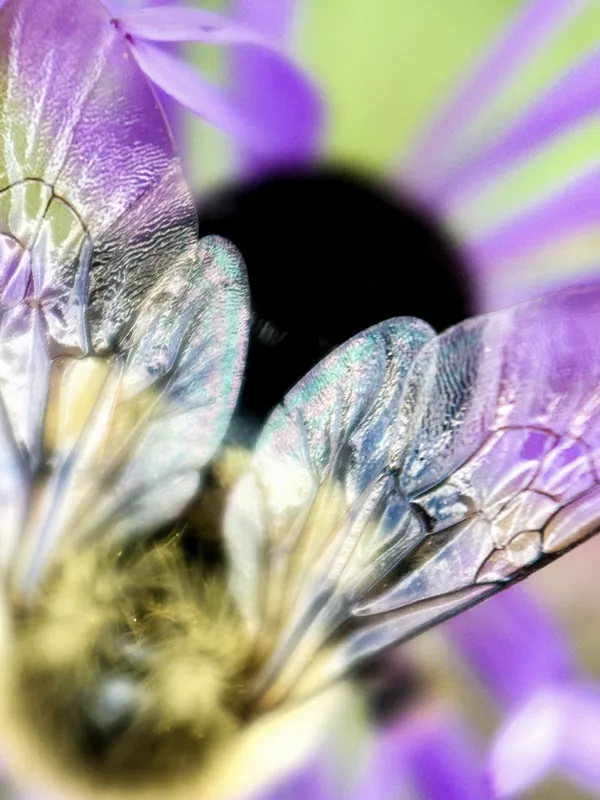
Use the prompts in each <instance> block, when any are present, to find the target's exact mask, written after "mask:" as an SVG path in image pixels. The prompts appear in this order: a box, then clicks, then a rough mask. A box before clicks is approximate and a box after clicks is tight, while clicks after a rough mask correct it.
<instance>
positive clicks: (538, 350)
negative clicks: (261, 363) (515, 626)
mask: <svg viewBox="0 0 600 800" xmlns="http://www.w3.org/2000/svg"><path fill="white" fill-rule="evenodd" d="M599 333H600V289H594V290H585V291H584V290H579V291H572V292H565V293H563V294H558V295H553V296H549V297H547V298H545V299H542V300H539V301H533V302H530V303H527V304H523V305H521V306H516V307H514V308H512V309H508V310H505V311H500V312H495V313H492V314H489V315H486V316H482V317H479V318H475V319H472V320H468V321H466V322H464V323H462V324H460V325H458V326H456V327H455V328H451V329H450V330H448V331H447V332H445V333H444V334H442V335H440V336H438V337H434V338H432V334H431V333H430V332H429V331H428V330H427V329H426V328H425V327H424V326H423V324H421V323H419V322H417V321H414V320H397V321H392V322H388V323H383V324H382V325H379V326H377V327H375V328H373V329H371V330H370V331H367V332H366V333H363V334H361V335H360V336H358V337H356V338H355V339H353V340H351V341H350V342H349V343H347V344H346V345H344V346H343V347H341V348H340V349H338V350H337V351H335V352H334V353H333V354H332V355H331V356H330V357H329V358H328V359H326V360H325V361H324V362H322V363H321V364H320V365H318V366H317V367H316V368H315V369H314V370H313V372H312V373H310V374H309V376H307V378H305V379H304V381H303V382H302V383H300V384H299V385H298V386H297V387H296V388H295V389H294V390H293V391H292V392H291V393H290V395H289V396H288V397H287V398H286V401H285V402H284V404H283V406H282V407H281V408H279V409H278V410H277V411H275V413H274V414H273V416H272V417H271V419H270V421H269V422H268V424H267V427H266V430H265V432H264V434H263V436H262V438H261V440H260V442H259V445H258V448H257V452H256V455H255V457H254V462H253V465H252V468H251V471H250V472H249V474H248V475H247V476H245V477H244V478H243V479H242V481H241V482H240V484H239V485H238V487H237V488H236V490H235V492H234V495H233V497H232V499H231V505H230V507H229V509H228V512H227V519H226V535H227V540H228V543H229V548H230V553H231V562H232V572H231V581H232V586H233V588H234V590H235V591H236V593H237V597H238V601H239V604H240V607H241V608H242V610H243V612H244V614H245V615H246V617H247V619H248V624H249V626H250V628H251V629H253V630H254V631H256V635H257V646H258V647H259V648H260V652H261V653H262V654H263V657H264V660H265V668H264V671H263V673H262V675H261V678H260V682H259V686H258V687H257V692H258V694H259V696H260V702H263V703H266V704H269V703H276V702H278V701H279V700H281V699H282V697H285V696H286V695H287V694H289V693H290V692H294V693H303V692H308V691H311V690H313V689H314V688H316V687H318V686H320V685H322V684H323V683H324V682H327V681H330V680H332V679H334V678H336V677H338V676H339V675H340V674H342V673H343V672H345V671H346V670H348V669H349V668H350V667H352V666H353V665H355V664H357V663H358V662H360V661H362V660H364V659H365V658H368V657H370V656H373V655H374V654H376V653H378V652H380V651H381V650H382V649H384V648H385V647H388V646H390V645H392V644H394V643H397V642H400V641H402V640H404V639H406V638H408V637H410V636H413V635H414V634H415V633H417V632H419V631H421V630H423V629H424V628H426V627H428V626H430V625H433V624H435V623H437V622H440V621H442V620H444V619H446V618H447V617H448V616H451V615H453V614H456V613H458V612H459V611H461V610H463V609H464V608H466V607H468V606H470V605H472V604H474V603H476V602H478V601H480V600H482V599H484V598H485V597H488V596H489V595H491V594H493V593H494V592H496V591H498V590H500V589H502V588H504V587H506V586H507V585H509V584H510V583H511V582H513V581H515V580H518V579H520V578H522V577H524V576H525V575H526V574H527V573H528V572H529V571H532V570H534V569H536V568H538V567H539V566H541V565H543V564H544V563H546V562H547V561H548V560H549V559H551V558H554V557H556V556H557V555H560V554H561V553H562V552H563V551H565V550H566V549H568V548H570V547H571V546H573V545H575V544H577V543H578V542H580V541H582V540H583V539H584V538H586V537H587V536H589V535H591V534H592V533H594V532H595V531H596V530H597V529H598V527H600V488H599V486H598V471H597V470H598V465H597V458H598V455H599V453H598V450H599V447H600V427H599V425H600V338H599ZM261 631H266V632H267V634H266V635H265V634H264V633H263V634H262V637H261V635H260V634H261Z"/></svg>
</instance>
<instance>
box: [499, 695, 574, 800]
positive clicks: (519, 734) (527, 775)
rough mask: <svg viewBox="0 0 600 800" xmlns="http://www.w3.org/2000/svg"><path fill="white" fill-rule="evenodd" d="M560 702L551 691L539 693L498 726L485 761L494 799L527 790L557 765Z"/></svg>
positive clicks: (560, 722)
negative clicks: (497, 731) (498, 728)
mask: <svg viewBox="0 0 600 800" xmlns="http://www.w3.org/2000/svg"><path fill="white" fill-rule="evenodd" d="M561 699H562V698H561V696H560V694H557V693H556V692H554V691H550V690H544V691H541V692H539V693H538V694H535V695H533V697H531V698H530V700H529V702H528V703H527V704H526V705H525V706H523V707H522V708H521V709H520V710H519V711H518V712H517V713H516V714H514V715H513V716H512V717H510V718H509V719H508V721H507V722H505V723H504V725H503V726H502V727H501V729H500V732H499V733H498V734H497V736H496V738H495V740H494V743H493V745H492V747H491V748H490V755H489V759H488V775H489V778H490V782H491V784H492V787H493V789H494V794H495V796H496V797H511V796H513V795H516V794H519V793H520V792H523V791H525V790H526V789H529V788H530V787H531V786H532V785H533V784H535V783H537V782H538V781H540V780H541V779H542V778H544V777H545V776H546V775H547V773H548V772H549V771H550V770H551V769H553V767H555V766H556V764H557V761H558V756H559V753H560V750H561V744H562V741H561V740H562V736H563V734H564V718H563V709H562V703H561Z"/></svg>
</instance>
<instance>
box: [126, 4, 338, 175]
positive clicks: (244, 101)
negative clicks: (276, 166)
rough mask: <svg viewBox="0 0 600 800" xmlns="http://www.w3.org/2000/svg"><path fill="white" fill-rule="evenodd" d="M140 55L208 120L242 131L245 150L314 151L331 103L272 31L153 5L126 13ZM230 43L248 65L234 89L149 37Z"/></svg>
mask: <svg viewBox="0 0 600 800" xmlns="http://www.w3.org/2000/svg"><path fill="white" fill-rule="evenodd" d="M119 24H120V26H121V27H122V29H123V30H124V31H125V32H126V33H127V34H128V35H129V36H130V37H131V38H132V47H133V51H134V55H135V57H136V59H137V61H138V63H139V64H140V66H141V67H142V69H143V70H144V71H145V72H146V74H147V75H148V76H149V77H150V79H151V80H152V81H154V82H155V83H156V84H157V85H158V86H159V87H160V88H161V89H162V90H163V91H165V92H166V93H167V94H169V95H171V96H172V97H174V98H175V99H176V100H177V101H178V102H180V103H181V104H182V105H184V106H186V107H187V108H189V109H190V110H192V111H193V112H194V113H196V114H198V115H199V116H200V117H202V119H204V120H206V121H207V122H209V123H211V124H213V125H215V126H216V127H218V128H220V129H221V130H223V131H225V132H226V133H228V134H229V135H231V136H233V137H235V139H236V140H237V141H238V143H239V144H240V145H241V147H242V149H243V150H244V152H246V151H248V152H250V153H252V154H253V155H255V156H257V157H260V158H261V159H266V158H269V159H271V158H272V159H275V160H276V161H278V162H288V163H289V162H294V161H297V160H299V159H304V158H306V157H308V156H309V155H312V154H314V152H315V151H316V149H317V148H318V143H319V138H320V134H321V129H322V118H323V105H322V101H321V98H320V96H319V94H318V93H317V91H316V90H315V89H314V88H313V87H312V85H311V83H310V82H309V80H308V78H307V77H306V76H305V75H304V74H303V73H302V71H301V70H300V69H299V68H298V67H296V66H295V65H294V63H293V62H292V61H291V60H290V59H289V58H288V57H286V55H285V54H284V53H283V51H282V50H281V49H280V48H279V47H278V45H277V44H275V43H274V42H273V40H271V39H270V38H269V37H268V36H264V35H262V34H261V33H260V32H258V31H256V30H254V29H252V28H250V27H248V26H245V25H243V24H241V23H237V22H232V21H229V20H227V19H226V18H224V17H221V16H220V15H218V14H214V13H210V12H206V11H201V10H199V9H192V8H180V9H176V10H175V9H171V8H151V9H150V8H149V9H144V10H141V11H139V12H131V13H128V14H125V15H123V16H122V17H120V19H119ZM151 41H152V42H174V41H178V42H203V43H210V44H220V45H229V46H231V47H232V48H233V49H232V57H233V58H234V63H237V62H235V59H239V58H242V59H243V61H244V63H245V64H246V65H247V66H246V69H245V71H244V79H243V80H239V79H238V78H239V76H238V77H237V78H234V81H233V90H232V91H226V90H222V89H218V88H216V87H214V86H212V85H211V84H209V83H208V82H207V81H205V80H204V79H203V78H201V77H200V76H199V75H198V74H197V73H196V72H194V71H193V70H191V69H190V68H189V67H187V66H186V65H185V64H183V63H182V62H178V61H177V59H174V58H172V57H170V56H169V55H168V54H167V53H165V52H164V51H163V50H161V49H159V48H157V47H156V46H155V45H152V44H149V42H151Z"/></svg>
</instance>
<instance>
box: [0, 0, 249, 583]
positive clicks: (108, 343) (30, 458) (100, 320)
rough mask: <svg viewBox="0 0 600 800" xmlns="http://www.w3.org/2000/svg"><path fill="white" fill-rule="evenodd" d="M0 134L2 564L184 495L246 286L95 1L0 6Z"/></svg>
mask: <svg viewBox="0 0 600 800" xmlns="http://www.w3.org/2000/svg"><path fill="white" fill-rule="evenodd" d="M57 42H60V43H62V44H64V46H61V47H59V46H57ZM0 146H1V151H0V264H1V269H0V309H1V311H2V314H1V317H0V401H1V402H0V409H1V414H0V418H1V420H2V435H3V438H4V440H3V441H2V443H1V447H0V450H1V451H2V453H3V460H2V470H1V475H0V501H1V502H2V505H3V507H4V508H6V509H7V510H6V517H7V526H6V527H5V530H4V536H3V542H2V548H3V556H4V558H9V557H10V556H11V553H13V551H14V548H15V547H16V546H17V543H18V547H19V549H20V550H21V551H23V552H22V554H21V556H19V558H16V556H15V558H16V560H17V561H19V562H23V565H22V566H20V567H19V569H18V572H19V574H20V575H21V577H20V578H19V579H18V582H20V581H22V580H25V579H24V578H23V575H25V574H29V573H28V569H29V567H31V569H32V570H33V572H31V577H30V579H27V580H30V581H34V577H33V575H34V574H35V575H36V576H39V573H40V570H42V569H43V568H44V566H43V565H44V564H45V563H46V561H47V558H48V557H49V554H50V553H51V551H53V550H54V548H55V546H56V544H57V543H59V542H60V541H61V539H63V538H64V537H65V536H67V538H69V537H72V536H74V535H77V536H78V537H85V536H88V535H91V534H92V532H93V530H95V529H97V528H98V526H106V525H107V524H109V522H110V525H109V527H110V526H113V527H114V528H115V530H117V529H118V530H119V532H120V534H121V535H122V534H125V533H128V532H130V531H132V530H145V529H146V528H147V527H148V526H152V527H155V526H156V525H158V524H160V523H161V521H164V520H165V519H168V518H170V517H171V516H172V515H173V514H174V513H176V512H177V511H178V510H179V509H180V508H181V506H182V504H184V503H185V502H186V501H187V500H188V499H189V497H190V495H191V494H192V493H193V492H194V491H195V489H196V487H197V485H198V468H199V467H201V466H202V465H203V464H205V463H206V461H207V460H208V459H209V458H210V457H211V456H212V454H213V452H214V450H215V448H216V447H217V445H218V444H219V442H220V440H221V438H222V436H223V434H224V432H225V428H226V426H227V423H228V420H229V417H230V415H231V412H232V410H233V405H234V403H235V399H236V397H237V392H238V387H239V382H240V379H241V373H242V367H243V359H244V354H245V339H246V326H247V316H248V314H247V291H246V284H245V275H244V271H243V267H242V266H241V262H240V259H239V256H238V254H237V253H236V252H235V251H234V249H233V248H232V247H231V246H230V245H228V244H227V243H224V242H223V241H222V240H218V239H211V240H206V241H205V243H203V244H201V245H200V248H199V247H198V242H197V236H196V216H195V210H194V206H193V203H192V200H191V197H190V195H189V193H188V190H187V188H186V185H185V182H184V179H183V175H182V172H181V167H180V163H179V159H178V158H177V156H176V155H175V153H174V150H173V143H172V140H171V136H170V133H169V130H168V127H167V125H166V122H165V119H164V116H163V113H162V110H161V109H160V106H159V104H158V102H157V100H156V97H155V95H154V92H153V90H152V88H151V87H150V85H149V83H148V81H147V79H146V78H145V76H144V75H143V74H142V72H141V71H140V69H139V67H138V66H137V65H136V63H135V61H134V60H133V58H132V57H131V54H130V52H129V48H128V45H127V42H126V40H125V38H124V36H123V35H122V33H121V32H120V31H119V30H118V29H117V28H116V27H115V25H114V24H113V23H112V20H111V17H110V14H109V12H108V10H107V9H106V8H105V6H104V5H103V4H102V3H100V2H97V0H48V2H44V3H40V2H38V0H9V2H7V3H6V4H5V5H4V6H3V7H2V10H1V11H0ZM82 358H83V359H84V361H85V362H86V366H83V365H82V364H81V363H77V361H78V360H80V359H82ZM87 359H91V360H93V359H96V361H95V362H94V366H92V361H89V362H88V361H87ZM86 387H87V388H86ZM94 387H95V388H94ZM94 392H96V394H94ZM75 406H77V407H78V408H79V414H80V415H81V414H84V418H83V419H82V420H81V421H80V422H81V424H79V423H77V424H75V423H74V427H73V426H71V428H69V426H68V425H67V426H65V425H66V423H65V420H67V419H70V418H71V417H72V412H71V410H70V409H72V408H73V407H75ZM86 409H87V410H86ZM128 426H129V427H128ZM115 431H118V433H115ZM119 436H120V437H121V441H120V447H117V446H116V440H117V438H119ZM111 437H112V440H111V441H112V444H110V445H109V444H107V442H108V440H109V439H111ZM157 453H160V458H158V459H157V458H156V454H157ZM50 464H51V465H52V469H51V470H50V472H51V473H52V474H53V477H52V478H49V479H46V478H43V477H42V478H40V476H43V475H45V474H46V473H47V472H48V466H49V465H50ZM102 475H104V477H102ZM40 483H41V485H42V488H41V489H40ZM93 485H95V486H97V487H101V489H100V488H98V489H97V491H96V492H93V491H92V492H91V494H90V491H91V490H90V486H93ZM34 488H35V491H34ZM32 492H34V494H35V502H32V496H33V495H32ZM82 504H83V506H82ZM83 507H85V515H84V517H83V519H84V521H85V523H86V524H81V523H78V524H77V525H76V526H73V525H72V524H71V522H70V520H71V518H72V517H74V518H75V519H81V512H80V511H79V510H78V509H80V508H83ZM87 523H89V524H87ZM73 527H75V529H76V531H77V533H76V534H75V532H74V530H73ZM34 562H35V563H36V564H37V566H35V567H34V566H33V564H34ZM38 562H39V563H38ZM26 565H29V566H26ZM35 580H37V578H35Z"/></svg>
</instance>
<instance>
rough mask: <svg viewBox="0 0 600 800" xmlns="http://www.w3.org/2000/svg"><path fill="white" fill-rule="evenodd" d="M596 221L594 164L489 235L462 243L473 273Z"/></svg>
mask: <svg viewBox="0 0 600 800" xmlns="http://www.w3.org/2000/svg"><path fill="white" fill-rule="evenodd" d="M599 219H600V165H597V166H595V167H594V168H593V169H590V170H589V171H588V172H586V173H585V174H584V175H582V176H581V177H579V178H578V179H575V180H573V181H571V182H570V183H569V184H568V185H567V186H563V187H562V188H561V190H560V191H558V192H557V193H555V194H553V195H551V196H550V197H548V198H545V199H543V200H541V201H540V202H538V203H537V204H535V205H531V206H529V207H528V208H526V209H525V210H523V211H521V212H520V213H519V214H517V215H516V216H515V217H512V218H511V219H509V220H508V221H506V222H504V223H503V224H502V225H500V226H499V227H498V228H496V229H495V230H493V231H492V232H490V233H487V234H485V235H484V236H483V237H481V238H480V239H478V240H475V241H473V242H472V243H471V244H470V245H469V244H465V249H466V254H467V257H468V258H469V259H470V260H471V262H472V264H473V266H474V268H475V269H476V270H481V271H485V270H488V269H491V268H493V267H494V266H495V265H496V264H498V263H501V262H502V261H505V260H507V259H511V258H515V257H517V256H520V257H521V256H524V255H525V254H527V253H530V252H532V251H535V249H536V248H539V247H543V246H544V245H550V244H551V243H552V242H555V241H557V240H559V239H560V238H563V237H566V236H568V235H569V234H572V233H575V232H577V231H580V230H582V229H583V228H585V227H586V226H591V225H597V223H598V220H599ZM599 260H600V258H599Z"/></svg>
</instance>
